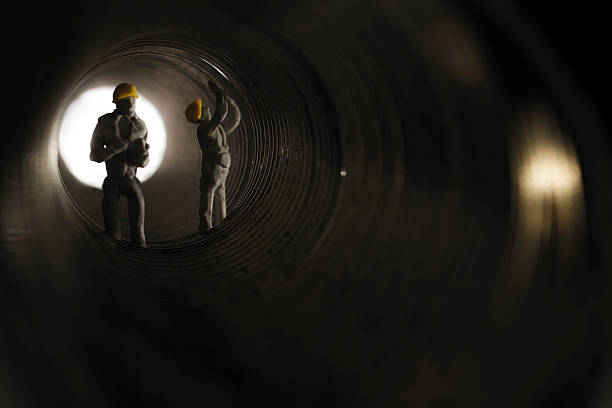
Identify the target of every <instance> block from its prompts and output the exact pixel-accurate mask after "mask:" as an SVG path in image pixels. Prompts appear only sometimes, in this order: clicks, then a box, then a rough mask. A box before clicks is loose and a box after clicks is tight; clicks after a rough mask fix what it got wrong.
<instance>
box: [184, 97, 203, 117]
mask: <svg viewBox="0 0 612 408" xmlns="http://www.w3.org/2000/svg"><path fill="white" fill-rule="evenodd" d="M185 117H186V118H187V120H188V121H189V122H191V123H198V121H199V120H200V118H201V117H202V99H200V98H198V100H196V101H193V102H191V103H190V104H189V105H187V109H185Z"/></svg>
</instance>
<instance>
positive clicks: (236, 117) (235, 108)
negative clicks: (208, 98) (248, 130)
mask: <svg viewBox="0 0 612 408" xmlns="http://www.w3.org/2000/svg"><path fill="white" fill-rule="evenodd" d="M227 102H228V105H229V108H230V109H231V110H232V113H233V115H232V117H233V119H234V120H233V121H232V122H229V123H228V124H227V125H226V126H224V129H225V128H226V127H227V129H225V134H226V135H229V134H230V133H232V132H233V131H234V130H236V128H237V127H238V125H239V124H240V119H241V118H242V117H241V115H240V109H238V105H237V104H236V102H235V101H234V100H233V99H232V98H230V97H229V96H228V97H227Z"/></svg>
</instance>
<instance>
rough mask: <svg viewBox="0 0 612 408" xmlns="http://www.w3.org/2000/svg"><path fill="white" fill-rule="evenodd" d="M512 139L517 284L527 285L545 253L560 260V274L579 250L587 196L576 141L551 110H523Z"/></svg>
mask: <svg viewBox="0 0 612 408" xmlns="http://www.w3.org/2000/svg"><path fill="white" fill-rule="evenodd" d="M510 142H511V143H510V152H511V164H512V166H513V181H514V197H513V206H514V208H513V216H514V220H515V225H516V229H515V235H514V245H513V252H512V255H511V262H510V263H511V270H512V272H513V273H512V275H513V277H514V278H515V280H516V282H515V283H516V284H517V285H518V287H523V286H526V285H528V284H529V282H530V281H531V279H532V278H533V277H534V273H535V266H536V262H537V261H538V259H539V257H540V256H544V255H546V254H548V255H549V258H548V260H547V262H554V265H556V266H557V267H558V268H557V273H560V272H559V271H560V270H561V269H563V265H564V263H565V262H566V261H569V260H571V258H572V256H573V254H575V253H577V252H576V251H577V250H578V246H579V245H581V237H582V230H583V228H584V197H583V188H582V181H581V171H580V166H579V163H578V159H577V157H576V153H575V151H574V148H573V145H572V144H571V142H570V141H569V140H568V139H567V138H565V137H564V135H563V133H562V131H561V128H560V126H559V123H558V121H557V120H556V117H555V115H554V113H552V111H551V110H549V109H546V108H543V107H537V108H534V109H532V110H531V111H529V112H526V113H523V114H522V115H521V116H520V119H519V121H518V123H517V124H516V125H515V126H514V128H513V129H512V130H511V132H510ZM551 254H552V255H551ZM554 265H553V266H554ZM558 279H561V280H562V279H563V276H559V277H558Z"/></svg>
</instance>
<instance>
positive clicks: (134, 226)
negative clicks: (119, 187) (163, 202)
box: [126, 178, 147, 248]
mask: <svg viewBox="0 0 612 408" xmlns="http://www.w3.org/2000/svg"><path fill="white" fill-rule="evenodd" d="M126 183H127V186H126V187H127V194H126V196H127V201H128V218H129V220H130V235H131V238H132V244H134V245H136V246H139V247H142V248H146V247H147V242H146V239H145V233H144V220H145V202H144V195H143V194H142V188H141V187H140V181H138V179H136V178H134V179H131V180H129V181H127V182H126Z"/></svg>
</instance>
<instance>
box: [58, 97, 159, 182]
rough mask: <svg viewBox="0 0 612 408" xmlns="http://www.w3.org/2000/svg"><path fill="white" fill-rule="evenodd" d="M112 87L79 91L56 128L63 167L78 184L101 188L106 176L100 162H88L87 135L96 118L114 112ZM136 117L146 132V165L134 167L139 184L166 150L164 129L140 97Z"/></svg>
mask: <svg viewBox="0 0 612 408" xmlns="http://www.w3.org/2000/svg"><path fill="white" fill-rule="evenodd" d="M113 89H114V88H113V87H99V88H94V89H90V90H88V91H85V92H83V93H82V94H80V95H79V96H77V97H76V98H75V99H73V100H72V102H71V103H70V105H69V106H68V108H67V109H66V112H65V113H64V117H63V118H62V123H61V125H60V131H59V153H60V155H61V157H62V159H63V160H64V163H65V164H66V167H67V168H68V170H69V171H70V173H72V175H74V177H76V178H77V180H79V181H80V182H81V183H83V184H85V185H88V186H91V187H96V188H98V189H101V188H102V183H103V182H104V178H105V177H106V166H105V164H104V163H96V162H93V161H91V160H89V153H90V143H91V135H92V133H93V130H94V128H95V127H96V124H97V123H98V118H99V117H100V116H102V115H104V114H105V113H109V112H112V111H113V110H115V104H114V103H112V102H111V100H112V95H113ZM136 115H137V116H138V117H140V118H141V119H142V120H143V121H144V122H145V124H146V125H147V129H148V131H149V135H148V137H147V143H149V145H150V148H149V164H148V165H147V166H146V167H144V168H138V172H137V177H138V179H139V180H140V181H146V180H147V179H149V178H150V177H151V176H152V175H153V174H155V172H156V171H157V169H158V168H159V166H160V164H161V162H162V160H163V158H164V153H165V151H166V127H165V126H164V121H163V120H162V118H161V115H160V114H159V112H158V111H157V109H156V108H155V106H154V105H153V104H152V103H151V102H150V101H148V100H147V99H146V98H145V97H143V96H142V94H141V95H140V98H138V99H136Z"/></svg>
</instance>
